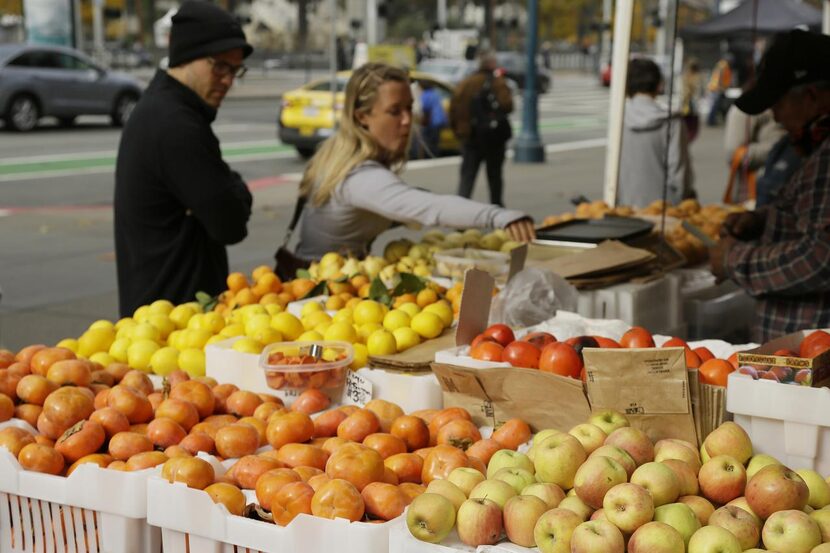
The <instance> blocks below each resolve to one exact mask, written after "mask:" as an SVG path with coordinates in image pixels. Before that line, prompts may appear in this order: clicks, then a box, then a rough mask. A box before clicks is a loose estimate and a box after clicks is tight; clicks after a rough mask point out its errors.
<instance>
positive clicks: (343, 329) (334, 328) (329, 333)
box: [323, 323, 357, 344]
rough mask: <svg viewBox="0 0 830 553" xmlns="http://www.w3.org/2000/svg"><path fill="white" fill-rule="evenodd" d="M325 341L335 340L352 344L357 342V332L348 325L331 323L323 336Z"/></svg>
mask: <svg viewBox="0 0 830 553" xmlns="http://www.w3.org/2000/svg"><path fill="white" fill-rule="evenodd" d="M323 336H324V337H325V339H326V340H336V341H343V342H349V343H350V344H351V343H354V342H356V341H357V332H355V329H354V326H352V325H351V324H349V323H332V324H331V326H330V327H328V328H327V329H326V332H325V333H324V334H323Z"/></svg>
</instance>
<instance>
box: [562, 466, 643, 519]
mask: <svg viewBox="0 0 830 553" xmlns="http://www.w3.org/2000/svg"><path fill="white" fill-rule="evenodd" d="M635 474H636V473H635ZM627 480H628V475H627V474H626V472H625V469H624V468H623V467H622V465H620V464H619V463H618V462H616V461H615V460H613V459H611V458H610V457H602V456H599V457H591V458H590V459H588V460H587V461H585V462H584V463H582V466H580V467H579V469H578V470H577V471H576V476H574V491H575V492H576V495H577V497H579V498H580V499H581V500H582V501H584V502H585V503H586V504H587V505H588V506H590V507H592V508H594V509H600V508H601V507H602V500H603V499H604V498H605V494H606V493H608V490H610V489H611V488H613V487H614V486H616V485H617V484H623V483H625V482H626V481H627Z"/></svg>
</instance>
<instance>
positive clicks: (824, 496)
mask: <svg viewBox="0 0 830 553" xmlns="http://www.w3.org/2000/svg"><path fill="white" fill-rule="evenodd" d="M795 473H796V474H797V475H799V476H800V477H801V478H803V479H804V482H805V483H806V484H807V488H808V489H809V490H810V497H809V498H808V499H807V505H809V506H810V507H812V508H813V509H823V508H824V507H826V506H827V505H830V485H828V484H827V482H825V480H824V478H822V477H821V475H820V474H819V473H817V472H816V471H814V470H808V469H801V470H797V471H795Z"/></svg>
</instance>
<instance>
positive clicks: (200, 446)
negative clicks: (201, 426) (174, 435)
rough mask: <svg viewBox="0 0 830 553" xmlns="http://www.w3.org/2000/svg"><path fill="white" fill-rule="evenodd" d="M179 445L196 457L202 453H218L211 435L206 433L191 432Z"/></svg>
mask: <svg viewBox="0 0 830 553" xmlns="http://www.w3.org/2000/svg"><path fill="white" fill-rule="evenodd" d="M179 445H180V446H181V447H182V448H183V449H184V450H185V451H187V452H188V453H190V454H191V455H196V454H197V453H198V452H200V451H204V452H205V453H214V452H215V451H216V443H215V441H214V440H213V438H212V437H211V436H210V435H209V434H205V433H204V432H195V431H194V432H191V433H190V434H188V435H187V436H185V437H184V439H183V440H182V441H181V442H179Z"/></svg>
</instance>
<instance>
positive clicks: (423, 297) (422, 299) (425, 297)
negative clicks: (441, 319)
mask: <svg viewBox="0 0 830 553" xmlns="http://www.w3.org/2000/svg"><path fill="white" fill-rule="evenodd" d="M415 298H416V299H415V303H417V304H418V306H419V307H421V308H422V309H423V308H424V307H426V306H427V305H429V304H431V303H435V302H436V301H438V294H436V293H435V290H433V289H432V288H424V289H423V290H421V291H420V292H418V295H417V296H415Z"/></svg>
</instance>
